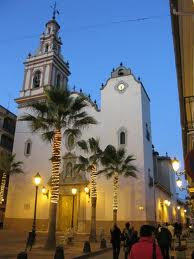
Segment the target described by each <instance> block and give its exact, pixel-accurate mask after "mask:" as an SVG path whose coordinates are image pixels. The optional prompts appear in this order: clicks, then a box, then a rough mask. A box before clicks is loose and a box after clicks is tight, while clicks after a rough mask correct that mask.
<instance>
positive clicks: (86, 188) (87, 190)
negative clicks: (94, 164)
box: [84, 186, 90, 194]
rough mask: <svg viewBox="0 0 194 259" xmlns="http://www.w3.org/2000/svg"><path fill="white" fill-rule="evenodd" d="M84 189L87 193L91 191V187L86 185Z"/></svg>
mask: <svg viewBox="0 0 194 259" xmlns="http://www.w3.org/2000/svg"><path fill="white" fill-rule="evenodd" d="M84 191H85V193H86V194H88V193H89V192H90V189H89V188H88V187H87V186H86V187H85V188H84Z"/></svg>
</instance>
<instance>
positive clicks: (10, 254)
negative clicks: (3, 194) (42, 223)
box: [0, 230, 110, 259]
mask: <svg viewBox="0 0 194 259" xmlns="http://www.w3.org/2000/svg"><path fill="white" fill-rule="evenodd" d="M62 235H63V234H62V233H57V242H58V243H61V239H62ZM27 236H28V233H26V232H17V233H16V232H14V231H10V230H0V259H16V258H17V254H18V253H19V252H22V251H24V249H25V244H26V239H27ZM45 239H46V232H37V241H36V244H35V245H34V247H33V248H32V250H31V251H30V252H29V253H28V259H53V258H54V251H48V250H45V249H44V243H45ZM87 240H88V235H86V234H85V235H84V234H78V235H76V238H75V241H74V243H73V244H72V245H65V259H73V258H74V257H77V256H81V255H83V252H82V251H83V244H84V241H87ZM99 247H100V244H99V242H97V243H91V251H92V252H95V251H99V250H101V249H100V248H99ZM109 247H110V244H109ZM101 251H102V250H101Z"/></svg>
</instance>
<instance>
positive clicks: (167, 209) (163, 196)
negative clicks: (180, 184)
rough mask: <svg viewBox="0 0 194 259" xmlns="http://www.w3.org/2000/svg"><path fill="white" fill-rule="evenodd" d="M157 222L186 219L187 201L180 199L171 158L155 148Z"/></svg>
mask: <svg viewBox="0 0 194 259" xmlns="http://www.w3.org/2000/svg"><path fill="white" fill-rule="evenodd" d="M153 164H154V184H155V213H156V222H158V223H165V222H171V223H172V222H182V223H185V221H186V212H185V203H184V202H181V204H180V203H179V201H178V193H177V192H176V181H175V172H174V170H173V168H172V161H171V158H170V157H169V156H168V154H166V156H160V155H159V153H158V152H156V151H154V150H153Z"/></svg>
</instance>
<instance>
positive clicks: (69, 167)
mask: <svg viewBox="0 0 194 259" xmlns="http://www.w3.org/2000/svg"><path fill="white" fill-rule="evenodd" d="M72 173H73V166H72V163H71V162H69V163H67V165H66V177H72Z"/></svg>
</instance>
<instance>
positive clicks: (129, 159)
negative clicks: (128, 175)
mask: <svg viewBox="0 0 194 259" xmlns="http://www.w3.org/2000/svg"><path fill="white" fill-rule="evenodd" d="M132 161H135V158H134V156H133V155H129V156H127V158H126V159H125V163H126V164H128V163H131V162H132Z"/></svg>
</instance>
